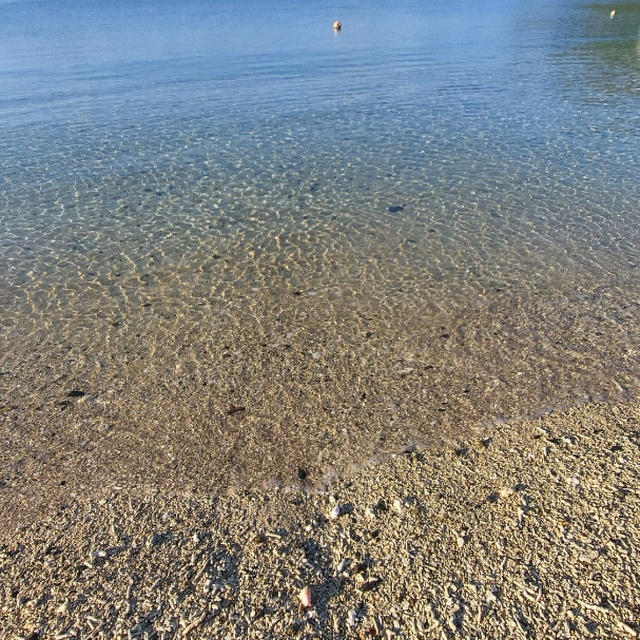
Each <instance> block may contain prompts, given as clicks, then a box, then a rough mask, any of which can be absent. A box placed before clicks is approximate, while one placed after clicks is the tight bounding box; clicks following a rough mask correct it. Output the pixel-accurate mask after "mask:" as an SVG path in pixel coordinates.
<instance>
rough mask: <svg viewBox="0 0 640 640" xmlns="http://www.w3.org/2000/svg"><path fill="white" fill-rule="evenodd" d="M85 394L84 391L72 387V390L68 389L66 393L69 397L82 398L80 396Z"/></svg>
mask: <svg viewBox="0 0 640 640" xmlns="http://www.w3.org/2000/svg"><path fill="white" fill-rule="evenodd" d="M85 394H86V392H85V391H82V390H81V389H73V390H72V391H69V393H67V395H68V396H69V397H70V398H82V396H84V395H85Z"/></svg>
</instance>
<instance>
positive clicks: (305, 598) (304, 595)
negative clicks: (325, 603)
mask: <svg viewBox="0 0 640 640" xmlns="http://www.w3.org/2000/svg"><path fill="white" fill-rule="evenodd" d="M298 600H300V602H301V603H302V606H303V607H304V608H305V609H308V608H309V607H310V606H311V589H310V588H309V587H303V588H302V590H301V591H300V593H299V594H298Z"/></svg>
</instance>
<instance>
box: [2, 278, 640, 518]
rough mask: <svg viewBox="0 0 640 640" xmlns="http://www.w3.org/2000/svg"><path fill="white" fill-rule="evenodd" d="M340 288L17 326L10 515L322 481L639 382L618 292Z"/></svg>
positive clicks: (635, 335)
mask: <svg viewBox="0 0 640 640" xmlns="http://www.w3.org/2000/svg"><path fill="white" fill-rule="evenodd" d="M314 294H315V295H314ZM331 296H332V292H331V291H330V290H329V291H327V290H321V289H318V290H297V289H296V290H283V291H280V292H272V293H269V294H268V295H265V294H263V293H260V294H259V295H258V294H255V296H254V298H251V297H250V296H249V294H247V295H246V297H245V298H243V297H242V296H240V295H238V296H237V297H236V298H234V300H233V304H232V306H231V308H230V309H229V311H228V314H226V315H219V316H217V315H216V313H215V312H214V311H213V310H209V311H208V312H206V314H205V316H204V317H203V319H202V320H201V321H198V322H196V321H195V319H194V317H193V316H189V321H188V322H186V321H185V318H184V317H182V316H180V315H178V316H175V317H174V316H171V315H170V314H168V313H166V312H167V309H165V308H164V307H162V306H157V305H155V304H149V306H142V305H141V306H140V307H139V310H138V311H137V312H136V313H135V314H134V313H131V314H129V315H128V316H126V317H125V318H123V319H122V321H121V322H122V324H119V322H118V321H117V320H115V319H112V318H107V319H106V320H103V321H102V322H103V323H105V326H102V325H100V320H99V318H93V319H92V320H91V322H92V324H90V325H89V326H88V328H87V329H82V326H81V325H82V322H81V319H73V320H70V321H67V322H64V321H62V320H60V319H58V321H57V322H56V323H51V324H47V325H46V326H45V327H44V328H43V329H41V330H36V329H34V330H33V331H21V333H20V335H18V334H17V333H16V332H9V334H8V336H7V337H6V338H5V339H4V340H3V351H2V356H1V357H0V373H1V375H0V391H1V398H2V400H1V403H0V445H1V446H0V469H2V476H1V477H0V480H1V481H2V486H3V489H2V490H3V493H4V496H3V500H2V505H1V506H0V517H1V518H3V520H4V521H5V522H7V521H9V522H13V521H16V520H19V519H21V518H23V517H30V515H29V514H30V513H31V512H32V511H34V512H35V511H38V510H42V509H43V508H44V509H46V508H48V506H49V504H50V503H51V502H52V501H54V502H57V501H64V500H67V499H68V498H69V497H70V496H74V495H76V496H85V495H86V496H91V495H92V494H93V493H94V492H95V490H96V489H101V488H103V487H111V488H113V489H118V488H120V489H124V490H129V489H131V490H141V489H157V490H165V489H166V490H173V488H174V487H176V486H178V487H180V489H181V491H185V492H191V493H193V495H194V497H197V496H208V495H217V494H218V493H220V492H221V491H222V492H224V491H225V490H227V489H228V488H231V489H244V488H252V489H268V488H271V487H278V486H280V487H292V486H293V487H295V486H298V487H299V486H300V484H301V483H300V479H299V477H298V471H299V469H304V470H305V473H306V478H305V486H307V487H313V488H314V489H322V488H324V487H325V486H326V484H327V483H328V482H330V481H331V480H332V479H334V478H337V477H341V476H342V477H344V476H348V475H349V474H350V473H351V472H353V471H354V470H356V469H358V468H359V467H361V466H363V465H367V464H368V463H369V462H371V461H376V460H377V461H380V460H384V459H385V456H388V455H390V454H391V453H393V452H397V451H399V450H401V449H403V448H404V447H406V446H409V445H412V444H418V445H420V446H423V447H433V446H438V445H439V444H442V443H443V442H445V441H447V440H448V439H451V438H452V437H464V435H465V433H467V432H468V431H469V430H470V429H473V428H478V427H483V426H488V425H491V424H494V423H496V422H501V421H505V420H515V419H520V418H522V417H523V416H531V415H536V414H540V413H544V412H545V411H549V410H551V409H553V408H554V407H555V408H562V407H570V406H574V405H576V404H577V403H583V402H589V401H593V400H606V401H608V402H611V403H616V402H625V401H628V400H630V399H632V398H634V397H637V393H638V391H639V377H638V365H637V363H638V360H637V356H636V345H637V344H640V331H639V326H638V323H637V322H636V318H637V317H639V315H640V314H639V313H638V306H637V303H636V302H634V300H636V298H634V297H633V296H628V297H625V296H624V295H623V294H622V293H621V292H619V291H618V290H617V289H613V290H612V289H594V290H592V291H591V293H590V294H589V295H587V294H585V293H579V294H576V295H574V297H573V298H568V297H565V296H560V295H558V294H556V295H549V296H548V297H545V298H536V299H534V300H531V299H526V298H517V297H507V296H505V297H504V298H503V299H502V300H501V301H500V303H498V302H495V303H492V304H489V305H486V306H483V307H479V308H467V309H464V310H461V311H460V312H459V313H450V314H443V313H433V314H430V315H428V316H425V315H424V314H420V313H418V311H417V310H416V309H413V308H412V307H411V300H412V299H411V297H410V296H407V295H406V294H399V295H398V299H397V301H396V303H397V306H395V307H394V306H392V305H388V306H387V305H385V306H381V305H380V304H378V303H375V301H373V300H369V301H368V302H367V301H366V299H360V300H358V303H357V305H355V306H353V307H351V306H349V304H348V301H345V300H340V301H334V303H333V304H330V299H331ZM145 304H146V303H145ZM203 313H205V312H203ZM25 322H26V321H25ZM25 322H23V325H24V324H25ZM114 325H117V326H114ZM23 328H24V327H22V329H23Z"/></svg>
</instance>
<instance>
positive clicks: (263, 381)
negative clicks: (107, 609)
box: [0, 0, 640, 483]
mask: <svg viewBox="0 0 640 640" xmlns="http://www.w3.org/2000/svg"><path fill="white" fill-rule="evenodd" d="M612 7H615V8H617V15H616V17H615V19H614V20H610V19H609V11H610V10H611V8H612ZM335 19H340V20H341V21H342V23H343V25H344V26H343V30H342V31H341V32H339V33H335V32H333V30H332V28H331V25H332V22H333V20H335ZM639 30H640V3H638V2H626V3H618V4H616V3H614V4H611V3H602V4H598V3H592V4H585V3H582V2H576V1H568V2H564V3H558V2H547V1H539V2H531V3H524V2H519V1H515V0H513V1H509V0H505V1H502V2H498V1H496V2H488V3H474V2H457V1H453V2H439V1H438V2H435V1H434V2H413V1H406V2H403V1H399V2H396V3H393V4H390V3H383V2H365V3H362V2H361V3H355V2H353V3H351V2H342V3H329V4H325V3H317V2H307V1H302V2H301V1H296V2H293V1H291V2H288V1H286V0H275V1H274V2H268V3H267V2H260V1H257V0H252V1H250V2H246V3H235V2H230V1H228V0H218V1H214V0H212V1H210V2H207V1H204V0H187V1H182V2H168V1H163V0H159V1H156V2H151V1H149V0H143V1H141V2H135V3H130V2H86V1H83V2H79V1H78V2H74V1H72V0H61V1H53V2H51V1H47V2H27V1H22V0H19V1H15V2H11V1H9V2H0V329H1V332H2V333H1V334H0V339H1V340H2V350H1V352H2V355H0V370H1V371H2V374H3V375H2V376H1V377H0V388H1V390H2V392H3V397H4V398H5V399H6V404H5V407H8V410H7V411H5V412H4V413H3V414H2V416H3V417H2V420H5V423H4V424H5V427H4V428H5V430H6V432H7V433H9V432H11V433H14V432H15V429H16V427H15V425H16V424H17V423H19V424H20V425H21V427H20V429H22V430H23V431H24V433H25V434H26V435H24V438H25V442H26V441H27V440H28V439H29V438H31V440H29V441H30V442H33V438H36V440H37V439H38V438H43V441H42V444H41V445H40V446H41V447H43V448H44V449H46V450H47V451H48V453H49V454H50V456H51V459H52V460H53V461H54V462H53V463H52V468H56V469H57V468H59V467H60V465H61V464H62V462H61V459H62V458H61V457H60V456H62V454H61V453H60V452H61V451H63V452H66V453H65V454H64V456H67V457H69V456H71V459H72V460H75V462H76V463H77V460H76V458H74V457H73V455H71V454H69V450H70V449H73V447H74V446H75V445H76V444H77V442H78V438H77V437H76V436H69V438H70V440H69V441H65V442H58V443H56V442H55V439H54V440H52V436H51V435H50V434H49V435H46V434H45V435H43V434H42V433H40V435H34V434H35V427H33V426H32V425H33V424H34V423H35V421H36V420H38V421H40V423H42V422H44V423H45V424H49V423H53V422H57V421H59V420H64V421H65V424H67V425H68V427H67V428H68V430H69V433H71V434H72V433H75V431H73V430H74V429H80V426H79V425H81V424H82V425H84V426H83V427H82V428H83V429H85V430H86V429H89V430H90V432H91V433H92V434H93V435H92V438H93V440H92V441H93V442H94V445H92V446H95V447H97V449H96V451H98V452H99V453H96V454H95V455H96V456H98V455H104V452H105V451H106V450H108V451H110V452H111V454H110V455H113V460H114V461H113V463H112V466H113V469H115V470H114V471H113V477H114V478H115V477H121V476H125V477H129V475H130V474H131V473H132V472H131V468H133V467H135V466H136V465H141V464H151V465H152V466H153V467H154V468H158V469H160V470H161V473H163V474H165V475H167V474H169V475H170V474H171V473H174V472H175V474H177V476H176V477H183V476H184V475H187V476H189V473H190V471H189V469H190V468H191V467H192V466H193V464H192V462H193V460H194V459H195V458H196V457H197V458H198V459H199V460H200V463H199V464H201V465H205V466H206V465H207V464H212V465H213V466H212V467H211V469H213V468H215V470H216V472H217V475H215V473H214V471H212V470H211V469H209V473H211V474H213V476H215V478H216V481H217V482H222V483H225V482H233V481H235V480H238V478H240V480H238V481H239V482H245V481H246V476H247V474H248V472H247V470H246V469H247V468H251V469H253V470H254V471H255V469H256V468H257V469H258V471H256V472H255V473H256V474H257V475H256V477H258V478H259V479H260V480H264V479H268V478H273V477H279V478H283V479H284V481H286V479H287V477H288V476H287V473H288V472H281V469H282V468H285V469H287V468H289V467H291V466H293V467H295V466H296V465H298V464H302V463H304V464H306V465H307V466H309V467H310V468H315V469H317V470H318V474H321V473H326V472H327V470H330V469H332V468H337V469H344V468H346V467H347V466H348V465H349V464H351V463H353V462H359V461H361V460H363V459H366V458H367V457H368V456H371V455H376V454H378V453H379V452H384V451H388V450H393V448H394V447H397V446H400V445H401V444H402V443H403V442H406V441H409V440H419V441H426V440H429V439H432V438H433V437H439V435H442V434H448V433H450V432H454V431H456V430H460V429H464V428H468V427H469V426H470V425H474V424H482V423H484V422H486V421H490V420H493V419H496V418H504V417H514V416H520V415H525V414H530V413H536V412H538V411H541V410H546V409H548V408H549V407H556V406H566V405H571V404H575V403H577V402H584V401H585V400H589V399H593V398H604V399H623V398H628V397H630V396H633V395H634V394H635V393H636V392H637V387H638V370H637V364H636V362H637V356H636V349H637V341H636V340H637V338H638V336H639V332H638V320H639V319H640V316H639V315H638V284H637V280H638V264H640V250H639V247H640V244H639V241H640V215H639V207H638V202H639V196H640V181H639V180H638V177H639V176H640V154H639V153H638V148H639V145H638V143H639V142H640V133H639V132H640V31H639ZM70 387H82V388H83V389H84V388H85V387H86V388H87V389H89V391H87V393H88V396H87V397H88V398H89V399H90V400H91V401H87V402H85V401H83V403H82V404H81V403H78V404H73V403H69V402H67V404H64V400H60V398H64V397H65V393H66V392H67V391H68V388H70ZM365 399H366V401H365ZM61 402H62V404H60V403H61ZM60 406H62V407H63V409H64V411H62V417H61V416H60V415H58V414H60V413H61V409H60ZM238 406H242V407H244V410H243V411H241V412H230V409H229V407H238ZM21 411H24V412H25V413H24V414H22V413H19V412H21ZM30 411H31V412H34V411H40V412H42V411H45V412H47V411H48V412H49V413H47V417H46V418H42V417H41V416H40V417H37V418H36V417H34V416H36V414H33V413H29V412H30ZM12 412H13V413H16V412H18V413H19V416H20V417H19V418H13V417H11V416H12V415H13V414H12ZM237 413H240V414H242V415H241V416H240V417H239V418H238V417H237ZM38 415H40V414H38ZM230 416H235V417H234V418H231V417H230ZM236 418H237V419H238V422H232V421H231V420H236ZM239 420H242V422H239ZM16 421H17V422H16ZM230 421H231V422H230ZM105 424H108V429H107V428H105ZM30 425H31V426H30ZM87 425H89V426H87ZM132 425H134V426H132ZM83 433H84V432H83ZM105 433H108V434H110V435H104V434H105ZM113 434H116V435H113ZM155 438H157V439H158V440H163V439H164V440H163V442H165V444H164V445H163V446H162V447H161V448H160V449H157V448H154V447H153V446H152V445H151V444H149V443H150V442H151V441H152V440H154V439H155ZM204 441H207V442H210V445H211V446H210V449H209V450H208V451H209V453H208V454H207V456H204V461H203V459H202V453H201V450H202V442H204ZM95 442H97V443H98V444H97V445H95ZM117 443H120V444H117ZM123 443H124V444H123ZM140 443H142V444H140ZM13 446H15V447H17V449H16V450H18V451H19V450H20V447H19V446H18V445H15V443H14V445H13ZM24 446H26V445H24ZM137 446H140V447H141V450H144V451H148V450H149V449H151V450H152V452H151V453H145V454H142V453H141V454H140V456H142V458H136V457H135V456H134V458H133V459H132V461H131V460H130V459H129V457H130V451H131V449H132V447H133V448H135V447H137ZM336 451H340V452H341V453H339V454H338V453H336ZM16 455H17V454H16ZM83 455H86V452H85V454H83ZM64 456H62V457H63V458H64ZM128 456H129V457H128ZM144 456H147V457H144ZM65 459H66V458H65ZM210 459H211V460H213V461H214V462H213V463H210V462H209V460H210ZM127 460H129V462H127ZM150 460H152V463H151V462H150ZM69 464H71V463H69ZM169 469H173V470H174V471H171V472H170V471H168V470H169ZM176 469H177V470H176ZM159 473H160V472H159ZM252 473H253V472H252ZM180 474H182V476H181V475H180ZM234 474H235V475H234ZM134 475H135V474H134ZM222 476H224V478H223V479H221V478H222ZM189 477H190V476H189ZM229 478H231V480H229ZM132 482H133V481H132ZM249 482H252V480H249Z"/></svg>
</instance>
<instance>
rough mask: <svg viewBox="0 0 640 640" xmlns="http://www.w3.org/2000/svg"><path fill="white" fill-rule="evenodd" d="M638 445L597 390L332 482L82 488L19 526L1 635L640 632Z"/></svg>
mask: <svg viewBox="0 0 640 640" xmlns="http://www.w3.org/2000/svg"><path fill="white" fill-rule="evenodd" d="M639 447H640V405H639V404H638V403H630V404H618V405H605V404H596V403H592V404H588V405H584V406H582V407H579V408H575V409H570V410H567V411H563V412H556V413H553V414H550V415H548V416H545V417H541V418H538V419H534V420H527V421H522V422H515V423H510V424H502V425H497V426H494V427H492V429H491V430H490V432H488V433H480V432H478V433H476V434H475V435H471V436H467V437H466V438H465V439H461V440H459V441H457V442H451V443H449V444H447V445H442V446H438V447H432V448H430V449H427V450H415V451H411V452H407V453H404V454H398V455H396V456H395V457H393V458H392V459H390V460H389V461H387V462H385V463H383V464H380V465H377V466H371V467H366V468H363V469H361V470H360V471H359V472H357V473H356V474H355V475H354V476H352V477H350V478H348V479H342V480H339V481H336V482H335V483H334V484H333V485H331V486H330V487H329V488H328V490H326V491H309V490H305V489H304V487H302V488H300V489H295V490H292V489H289V490H276V489H274V490H273V491H270V492H260V491H244V492H234V493H229V494H228V495H223V496H218V497H215V498H212V497H211V498H207V497H202V496H198V495H193V494H190V493H189V494H187V493H181V492H180V491H177V490H176V491H167V490H163V492H162V493H159V492H143V491H139V492H132V491H130V490H126V491H125V490H122V491H117V490H114V489H113V488H105V489H104V490H102V491H100V490H96V491H95V492H94V495H89V496H87V495H82V496H76V497H75V498H74V497H73V496H71V497H69V499H68V500H66V501H63V502H61V503H60V504H56V505H53V504H52V505H51V507H52V508H51V509H49V511H48V512H38V514H37V515H36V514H35V513H34V515H33V517H32V520H31V521H30V522H26V523H22V524H20V525H19V526H17V528H16V527H15V524H14V525H13V526H12V525H11V523H10V522H7V521H5V523H4V527H3V530H2V532H1V533H0V585H1V587H0V628H1V629H2V637H3V638H29V639H30V640H35V639H37V638H56V639H57V640H62V639H64V638H166V639H168V638H187V637H188V638H285V637H294V638H369V637H381V638H633V637H638V635H639V634H640V580H639V577H638V576H640V561H639V558H640V549H639V548H638V547H639V546H640V538H639V536H638V533H639V527H640V515H639V514H640V509H639V508H638V507H639V502H640V501H639V498H638V477H639V472H640V455H639V454H640V451H639ZM3 491H4V492H5V495H6V492H7V488H6V487H5V488H4V489H3ZM307 586H308V587H309V588H310V591H311V598H312V604H311V606H310V607H308V608H305V607H303V606H302V604H301V602H300V600H299V598H298V595H299V594H300V592H301V590H302V589H303V588H305V587H307Z"/></svg>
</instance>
